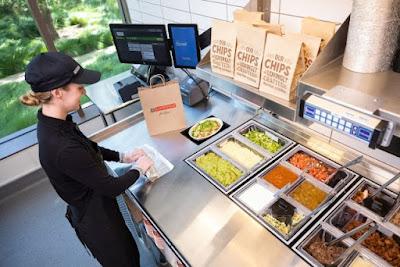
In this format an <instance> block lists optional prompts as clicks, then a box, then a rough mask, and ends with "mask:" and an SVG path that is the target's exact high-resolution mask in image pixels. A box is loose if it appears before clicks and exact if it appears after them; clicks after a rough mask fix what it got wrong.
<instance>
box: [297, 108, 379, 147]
mask: <svg viewBox="0 0 400 267" xmlns="http://www.w3.org/2000/svg"><path fill="white" fill-rule="evenodd" d="M303 117H304V118H306V119H308V120H313V121H318V122H319V123H322V124H324V125H326V126H328V127H331V128H334V129H335V130H338V131H341V132H344V133H346V134H348V135H351V136H354V137H357V138H358V139H360V140H362V141H365V142H368V143H369V142H370V141H371V138H372V134H373V130H372V129H369V128H366V127H364V126H362V125H360V124H358V123H356V122H352V121H350V120H347V119H346V118H341V117H337V116H335V115H333V114H331V113H330V112H329V111H326V110H323V109H320V108H317V107H314V106H312V105H310V104H308V103H306V104H305V105H304V114H303Z"/></svg>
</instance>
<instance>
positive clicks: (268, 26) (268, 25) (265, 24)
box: [252, 20, 283, 35]
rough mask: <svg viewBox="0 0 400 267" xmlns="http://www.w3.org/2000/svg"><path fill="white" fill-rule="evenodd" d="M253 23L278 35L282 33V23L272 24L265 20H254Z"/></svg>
mask: <svg viewBox="0 0 400 267" xmlns="http://www.w3.org/2000/svg"><path fill="white" fill-rule="evenodd" d="M252 25H253V26H255V27H258V28H261V29H264V30H266V31H267V33H273V34H276V35H282V32H283V31H282V25H280V24H272V23H268V22H265V21H263V20H259V21H254V22H252Z"/></svg>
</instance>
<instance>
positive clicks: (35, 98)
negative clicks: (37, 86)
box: [19, 91, 51, 106]
mask: <svg viewBox="0 0 400 267" xmlns="http://www.w3.org/2000/svg"><path fill="white" fill-rule="evenodd" d="M50 99H51V92H40V93H35V92H33V91H29V92H27V93H26V94H24V95H22V96H21V97H20V98H19V100H20V101H21V103H22V104H24V105H27V106H40V105H42V104H46V103H48V102H49V101H50Z"/></svg>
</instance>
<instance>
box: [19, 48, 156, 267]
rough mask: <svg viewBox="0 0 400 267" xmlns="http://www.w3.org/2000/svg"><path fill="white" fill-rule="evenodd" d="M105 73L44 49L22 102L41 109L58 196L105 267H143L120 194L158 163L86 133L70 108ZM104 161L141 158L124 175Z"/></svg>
mask: <svg viewBox="0 0 400 267" xmlns="http://www.w3.org/2000/svg"><path fill="white" fill-rule="evenodd" d="M99 79H100V73H99V72H96V71H91V70H87V69H84V68H82V67H81V66H80V65H79V64H78V63H77V62H76V61H75V60H74V59H72V58H71V57H69V56H67V55H65V54H62V53H58V52H48V53H42V54H40V55H38V56H36V57H35V58H33V59H32V61H31V62H30V63H29V64H28V66H27V69H26V72H25V80H26V81H27V82H28V83H29V84H30V85H31V89H32V91H31V92H29V93H27V94H26V95H24V96H22V97H21V102H22V103H23V104H26V105H29V106H41V109H39V111H38V114H37V117H38V125H37V137H38V142H39V158H40V163H41V165H42V167H43V169H44V170H45V172H46V174H47V176H48V177H49V179H50V182H51V184H52V185H53V187H54V189H55V190H56V191H57V193H58V195H59V196H60V197H61V198H62V199H63V200H64V201H65V202H67V203H68V207H67V214H66V217H67V218H68V220H69V221H70V223H71V225H72V227H73V228H75V231H76V234H77V236H78V238H79V239H80V240H81V242H82V243H83V244H84V245H85V246H86V247H87V248H89V250H90V251H91V253H92V254H93V256H94V257H95V258H96V259H97V260H98V261H99V262H100V263H101V264H102V265H103V266H139V251H138V249H137V246H136V244H135V241H134V239H133V238H132V236H131V234H130V232H129V230H128V228H127V227H126V225H125V223H124V220H123V218H122V216H121V214H120V212H119V209H118V205H117V202H116V199H115V197H116V196H118V195H119V194H121V193H122V192H124V191H125V189H127V188H128V187H129V186H131V185H132V184H133V183H134V182H135V181H136V179H138V177H139V176H140V175H141V174H143V173H144V172H145V171H147V169H148V168H150V167H151V165H152V164H153V163H152V161H151V160H150V159H149V158H148V157H147V156H145V155H144V154H143V151H141V150H136V151H133V152H130V153H126V154H125V155H124V154H122V153H118V152H116V151H112V150H109V149H106V148H103V147H100V146H98V145H97V144H96V143H95V142H93V141H91V140H89V139H88V138H86V137H85V136H84V135H83V134H82V132H81V131H80V130H79V129H78V127H77V125H76V124H75V123H73V122H72V120H71V116H70V115H68V113H70V112H72V111H75V110H77V109H78V108H79V103H80V102H79V100H80V97H81V96H82V95H84V94H85V89H84V87H83V85H82V84H93V83H95V82H97V81H99ZM103 160H108V161H121V162H127V163H135V166H136V168H132V169H131V170H130V171H128V172H127V173H126V174H124V175H122V176H119V177H118V179H116V178H114V177H113V176H110V175H109V174H108V173H107V169H106V166H105V164H104V162H103Z"/></svg>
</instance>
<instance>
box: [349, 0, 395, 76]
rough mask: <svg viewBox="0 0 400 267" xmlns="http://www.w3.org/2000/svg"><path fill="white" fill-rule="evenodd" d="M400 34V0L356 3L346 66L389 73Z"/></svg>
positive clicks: (358, 0) (351, 17)
mask: <svg viewBox="0 0 400 267" xmlns="http://www.w3.org/2000/svg"><path fill="white" fill-rule="evenodd" d="M399 31H400V0H379V1H377V0H354V1H353V7H352V13H351V16H350V25H349V31H348V34H347V44H346V50H345V53H344V58H343V66H344V67H345V68H347V69H349V70H351V71H355V72H361V73H375V72H381V71H386V70H389V69H390V67H391V63H392V61H393V57H394V54H395V52H396V49H397V47H398V46H399V44H398V35H399Z"/></svg>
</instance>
